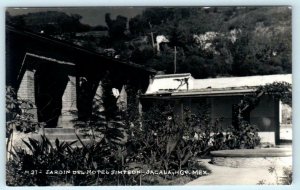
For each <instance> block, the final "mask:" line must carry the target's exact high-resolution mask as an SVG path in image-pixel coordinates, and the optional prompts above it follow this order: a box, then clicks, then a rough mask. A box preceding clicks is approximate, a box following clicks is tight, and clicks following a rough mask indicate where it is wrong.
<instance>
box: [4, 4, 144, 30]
mask: <svg viewBox="0 0 300 190" xmlns="http://www.w3.org/2000/svg"><path fill="white" fill-rule="evenodd" d="M143 10H145V7H51V8H49V7H47V8H46V7H28V8H25V7H22V8H7V9H6V11H7V12H9V14H10V15H12V16H15V15H22V14H28V13H34V12H43V11H45V12H46V11H61V12H65V13H67V14H79V15H81V16H82V19H81V23H83V24H89V25H91V26H96V25H106V24H105V17H104V16H105V14H106V13H110V14H111V18H112V19H114V18H115V17H116V16H118V15H122V16H125V17H127V18H128V20H129V19H130V18H132V17H134V16H136V15H138V14H141V13H142V12H143Z"/></svg>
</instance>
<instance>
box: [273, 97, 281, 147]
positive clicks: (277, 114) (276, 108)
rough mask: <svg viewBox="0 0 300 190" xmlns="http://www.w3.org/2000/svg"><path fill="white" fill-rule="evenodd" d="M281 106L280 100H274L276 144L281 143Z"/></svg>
mask: <svg viewBox="0 0 300 190" xmlns="http://www.w3.org/2000/svg"><path fill="white" fill-rule="evenodd" d="M279 109H280V106H279V101H278V100H275V101H274V130H275V145H279V144H280V110H279Z"/></svg>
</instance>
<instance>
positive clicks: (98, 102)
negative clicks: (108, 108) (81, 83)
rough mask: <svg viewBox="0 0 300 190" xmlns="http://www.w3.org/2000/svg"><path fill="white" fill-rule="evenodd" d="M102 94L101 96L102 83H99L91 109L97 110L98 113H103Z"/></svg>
mask: <svg viewBox="0 0 300 190" xmlns="http://www.w3.org/2000/svg"><path fill="white" fill-rule="evenodd" d="M102 94H103V88H102V82H101V81H100V82H99V85H98V88H97V90H96V94H95V96H94V100H93V107H95V108H96V109H98V111H99V112H101V111H104V107H103V104H102Z"/></svg>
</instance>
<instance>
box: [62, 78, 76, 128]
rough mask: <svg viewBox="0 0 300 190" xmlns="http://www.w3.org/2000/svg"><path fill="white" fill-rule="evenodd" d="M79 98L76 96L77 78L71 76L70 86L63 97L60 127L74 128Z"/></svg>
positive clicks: (68, 85)
mask: <svg viewBox="0 0 300 190" xmlns="http://www.w3.org/2000/svg"><path fill="white" fill-rule="evenodd" d="M76 99H77V96H76V77H75V76H69V81H68V84H67V86H66V88H65V91H64V94H63V96H62V109H61V116H60V117H59V119H58V127H61V128H72V127H73V126H74V124H73V123H74V121H75V119H76V118H77V117H76V115H77V113H78V110H77V101H76Z"/></svg>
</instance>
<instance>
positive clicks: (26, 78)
mask: <svg viewBox="0 0 300 190" xmlns="http://www.w3.org/2000/svg"><path fill="white" fill-rule="evenodd" d="M34 74H35V70H32V71H30V70H26V71H25V73H24V75H23V78H22V81H21V84H20V87H19V89H18V92H17V96H18V98H20V99H22V100H29V101H30V102H31V103H33V108H32V109H30V110H28V111H29V112H30V113H31V114H33V115H34V117H33V118H34V120H37V107H36V104H35V82H34Z"/></svg>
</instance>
